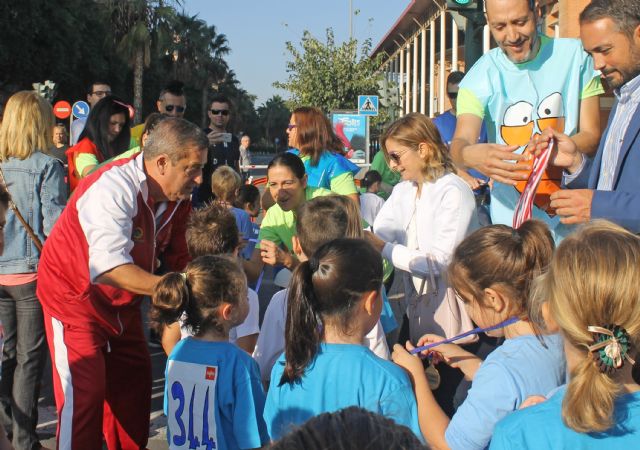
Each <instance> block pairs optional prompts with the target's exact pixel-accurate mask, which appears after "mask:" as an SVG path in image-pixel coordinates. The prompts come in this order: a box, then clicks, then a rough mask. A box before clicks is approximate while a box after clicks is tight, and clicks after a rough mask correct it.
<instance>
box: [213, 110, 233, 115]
mask: <svg viewBox="0 0 640 450" xmlns="http://www.w3.org/2000/svg"><path fill="white" fill-rule="evenodd" d="M211 114H213V115H214V116H217V115H219V114H222V115H223V116H228V115H229V110H228V109H212V110H211Z"/></svg>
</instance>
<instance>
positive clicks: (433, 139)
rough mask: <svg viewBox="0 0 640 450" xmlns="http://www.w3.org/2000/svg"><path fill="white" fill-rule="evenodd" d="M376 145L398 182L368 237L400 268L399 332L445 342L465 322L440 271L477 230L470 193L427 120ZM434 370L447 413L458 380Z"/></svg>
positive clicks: (395, 127)
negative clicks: (403, 308) (402, 314)
mask: <svg viewBox="0 0 640 450" xmlns="http://www.w3.org/2000/svg"><path fill="white" fill-rule="evenodd" d="M380 142H381V143H382V149H383V151H384V154H385V157H386V159H387V161H388V162H389V167H391V169H392V170H394V171H396V172H398V173H400V176H401V177H402V182H400V183H399V184H397V185H396V187H395V188H394V190H393V192H392V194H391V196H390V197H389V199H388V200H387V201H386V202H385V204H384V206H383V207H382V209H381V210H380V212H379V213H378V215H377V217H376V220H375V222H374V224H373V230H374V232H375V235H374V234H368V237H369V239H370V240H371V243H372V244H373V245H374V247H376V248H377V249H378V250H379V251H381V252H382V255H383V256H384V257H385V258H386V259H388V260H389V261H390V262H391V263H392V264H393V265H394V266H395V268H396V269H399V270H401V271H404V274H403V277H404V287H405V298H406V301H407V303H408V305H407V317H406V319H405V326H404V327H403V328H405V329H406V324H407V323H408V327H409V336H410V339H411V341H412V342H414V343H415V342H416V341H417V340H418V338H420V337H421V336H422V335H424V334H427V333H430V334H437V335H439V336H445V337H452V336H455V335H457V334H459V333H462V332H465V331H467V330H470V329H471V328H473V326H472V323H471V320H470V319H469V316H468V315H467V313H466V312H465V310H464V306H463V304H462V303H461V302H460V301H458V300H457V299H456V296H455V294H454V292H453V290H452V289H450V288H449V287H448V286H447V282H446V280H445V278H444V274H445V273H446V270H447V265H448V264H449V261H450V259H451V256H452V255H453V251H454V249H455V248H456V246H457V245H458V244H459V243H460V242H461V241H462V240H463V239H464V238H465V237H466V236H467V235H468V234H469V233H470V232H471V231H473V230H474V229H475V228H476V227H477V218H476V215H475V208H476V206H475V200H474V197H473V192H472V191H471V189H470V188H469V186H468V185H467V184H466V183H465V182H464V180H462V179H461V178H459V177H458V176H457V175H455V170H454V166H453V163H452V161H451V157H450V156H449V153H448V150H447V149H446V147H445V146H444V144H443V143H442V141H441V139H440V134H439V133H438V130H437V129H436V127H435V126H434V125H433V123H432V122H431V120H430V119H429V118H428V117H427V116H425V115H423V114H418V113H412V114H408V115H406V116H404V117H402V118H401V119H399V120H397V121H396V122H394V123H393V124H391V125H390V126H389V128H388V129H387V130H386V131H385V133H384V134H383V136H382V138H381V140H380ZM405 334H406V333H405ZM402 335H403V333H402V332H401V336H402ZM469 342H470V341H466V343H469ZM460 343H463V344H464V343H465V341H462V342H460ZM470 350H471V351H472V352H473V351H475V350H474V349H470ZM439 370H441V372H442V375H443V376H442V383H441V387H440V389H439V390H438V391H437V392H436V393H435V394H436V399H437V400H438V402H439V403H440V405H441V406H442V408H443V409H444V410H445V412H446V413H447V414H449V415H450V414H452V413H453V396H454V391H455V389H456V387H457V385H458V384H459V382H460V380H461V378H462V377H461V375H460V374H459V373H458V371H457V370H455V369H454V370H452V371H451V374H448V373H445V372H447V368H444V367H443V368H442V369H440V368H439Z"/></svg>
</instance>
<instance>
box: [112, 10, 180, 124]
mask: <svg viewBox="0 0 640 450" xmlns="http://www.w3.org/2000/svg"><path fill="white" fill-rule="evenodd" d="M106 3H107V6H108V8H109V11H111V25H112V29H113V37H114V40H115V43H116V46H117V51H118V54H120V56H121V57H122V58H123V59H125V60H126V61H127V62H128V64H129V65H130V66H131V67H132V68H133V106H134V108H135V117H134V123H140V121H141V118H142V77H143V75H144V69H145V67H149V63H150V62H151V54H152V49H153V50H155V52H153V53H156V52H157V53H159V54H162V53H163V50H164V52H166V49H167V48H168V47H169V44H170V42H171V36H172V33H171V28H172V24H173V21H174V20H175V16H176V11H175V9H174V6H173V5H178V4H179V3H180V0H107V2H106Z"/></svg>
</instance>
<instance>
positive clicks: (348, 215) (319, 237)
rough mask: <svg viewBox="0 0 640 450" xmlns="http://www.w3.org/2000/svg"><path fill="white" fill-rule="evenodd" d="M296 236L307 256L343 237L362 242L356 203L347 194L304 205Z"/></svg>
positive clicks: (319, 198)
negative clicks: (323, 245)
mask: <svg viewBox="0 0 640 450" xmlns="http://www.w3.org/2000/svg"><path fill="white" fill-rule="evenodd" d="M296 236H298V239H299V240H300V246H301V247H302V251H303V252H304V254H305V255H313V254H314V253H315V252H316V250H318V248H320V246H321V245H322V244H326V243H327V242H329V241H332V240H334V239H338V238H341V237H347V238H354V239H362V238H364V231H363V229H362V221H361V219H360V213H359V211H358V209H357V206H356V204H355V202H354V201H353V200H351V199H349V198H347V197H345V196H343V195H327V196H324V197H316V198H314V199H311V200H309V201H306V202H304V203H303V204H302V205H300V207H298V209H297V210H296Z"/></svg>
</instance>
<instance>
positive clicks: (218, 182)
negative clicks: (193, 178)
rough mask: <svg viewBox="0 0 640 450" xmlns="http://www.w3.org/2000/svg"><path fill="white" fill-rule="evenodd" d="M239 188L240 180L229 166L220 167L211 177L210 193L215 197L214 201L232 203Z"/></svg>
mask: <svg viewBox="0 0 640 450" xmlns="http://www.w3.org/2000/svg"><path fill="white" fill-rule="evenodd" d="M240 186H242V178H240V175H239V174H238V172H236V171H235V170H233V169H232V168H231V167H229V166H220V167H218V168H217V169H216V170H215V171H214V172H213V175H211V191H213V193H214V195H215V196H216V200H220V201H223V202H227V203H233V202H234V201H235V199H236V192H237V191H238V189H240Z"/></svg>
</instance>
